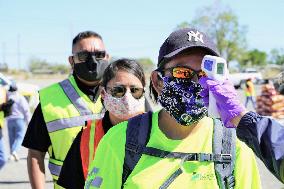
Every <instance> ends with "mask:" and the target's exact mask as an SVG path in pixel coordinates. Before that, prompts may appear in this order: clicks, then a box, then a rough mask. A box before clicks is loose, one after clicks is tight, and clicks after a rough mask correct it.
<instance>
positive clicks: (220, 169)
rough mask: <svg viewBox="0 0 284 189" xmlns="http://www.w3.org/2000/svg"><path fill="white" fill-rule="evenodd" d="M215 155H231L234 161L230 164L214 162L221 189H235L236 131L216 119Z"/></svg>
mask: <svg viewBox="0 0 284 189" xmlns="http://www.w3.org/2000/svg"><path fill="white" fill-rule="evenodd" d="M213 154H231V156H232V160H231V162H230V163H221V162H214V165H215V166H214V167H215V174H216V177H217V180H218V185H219V187H220V188H221V189H232V188H234V186H235V177H234V166H235V159H236V129H235V128H226V127H224V125H223V123H222V122H221V121H220V120H219V119H214V134H213Z"/></svg>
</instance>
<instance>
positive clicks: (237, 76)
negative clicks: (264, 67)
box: [228, 68, 263, 89]
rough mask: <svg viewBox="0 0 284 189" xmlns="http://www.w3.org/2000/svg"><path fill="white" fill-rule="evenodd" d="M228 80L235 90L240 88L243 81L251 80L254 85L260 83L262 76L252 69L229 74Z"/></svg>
mask: <svg viewBox="0 0 284 189" xmlns="http://www.w3.org/2000/svg"><path fill="white" fill-rule="evenodd" d="M228 78H229V80H230V81H231V82H232V83H233V84H234V86H235V88H236V89H238V88H240V87H241V86H242V85H243V84H245V81H246V80H247V79H249V78H252V80H253V82H254V83H261V82H262V80H263V78H262V74H261V73H260V72H258V71H257V70H256V69H254V68H247V69H245V70H244V71H243V72H239V73H232V74H229V77H228Z"/></svg>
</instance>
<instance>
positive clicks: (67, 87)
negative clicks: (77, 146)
mask: <svg viewBox="0 0 284 189" xmlns="http://www.w3.org/2000/svg"><path fill="white" fill-rule="evenodd" d="M39 95H40V103H41V108H42V113H43V117H44V121H45V123H46V126H47V130H48V134H49V137H50V140H51V146H50V147H49V149H48V153H49V156H50V158H49V165H48V167H49V170H50V172H51V174H52V177H53V179H54V181H55V188H62V187H60V186H59V185H57V184H56V181H57V180H58V176H59V175H60V171H61V167H62V165H63V161H64V160H65V157H66V155H67V152H68V150H69V148H70V147H71V144H72V143H73V140H74V138H75V137H76V136H77V134H78V133H79V131H80V130H81V128H82V127H83V126H84V125H85V122H86V121H87V120H93V119H100V118H102V116H103V113H102V109H103V107H102V104H101V101H100V97H98V98H97V101H96V102H95V103H94V102H92V101H91V100H90V99H89V97H88V96H87V95H85V94H84V93H83V92H82V91H81V90H80V89H79V88H78V86H77V84H76V82H75V79H74V77H73V76H70V77H69V78H68V79H66V80H64V81H62V82H60V83H57V84H54V85H51V86H49V87H47V88H44V89H42V90H40V92H39Z"/></svg>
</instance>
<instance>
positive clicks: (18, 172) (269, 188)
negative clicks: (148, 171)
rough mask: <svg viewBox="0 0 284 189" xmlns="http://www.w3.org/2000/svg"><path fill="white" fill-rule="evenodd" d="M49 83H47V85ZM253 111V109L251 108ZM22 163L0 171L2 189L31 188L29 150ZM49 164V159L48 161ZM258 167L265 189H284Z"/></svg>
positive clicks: (21, 151)
mask: <svg viewBox="0 0 284 189" xmlns="http://www.w3.org/2000/svg"><path fill="white" fill-rule="evenodd" d="M47 83H48V82H45V85H47ZM239 95H240V97H241V98H242V100H243V101H244V96H243V93H242V91H239ZM250 109H251V107H250ZM6 132H7V131H6V129H5V130H4V136H7V133H6ZM5 141H6V142H5V145H6V151H7V152H8V149H9V148H8V138H7V137H6V139H5ZM19 155H20V158H21V159H20V161H18V162H12V161H10V162H8V163H7V164H6V165H5V167H4V168H3V169H2V170H1V171H0V189H19V188H21V189H28V188H30V185H29V179H28V174H27V168H26V155H27V150H26V149H25V148H21V149H20V151H19ZM46 164H47V159H46ZM258 166H259V170H260V174H261V180H262V186H263V188H264V189H284V185H283V184H281V183H280V182H279V181H278V180H277V179H276V178H275V177H273V176H272V175H271V174H270V173H269V172H268V171H267V169H266V168H265V166H264V165H263V163H262V162H260V160H258ZM46 172H47V174H46V175H47V176H46V180H47V183H46V188H47V189H52V182H51V176H50V174H49V170H48V169H47V168H46Z"/></svg>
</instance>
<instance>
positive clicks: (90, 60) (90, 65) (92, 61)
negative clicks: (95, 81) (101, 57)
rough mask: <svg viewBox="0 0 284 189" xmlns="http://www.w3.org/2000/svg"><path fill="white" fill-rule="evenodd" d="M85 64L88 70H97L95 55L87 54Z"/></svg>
mask: <svg viewBox="0 0 284 189" xmlns="http://www.w3.org/2000/svg"><path fill="white" fill-rule="evenodd" d="M86 63H87V66H88V68H89V70H90V71H96V70H97V66H98V64H97V60H96V57H95V56H92V55H89V57H88V59H87V61H86Z"/></svg>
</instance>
